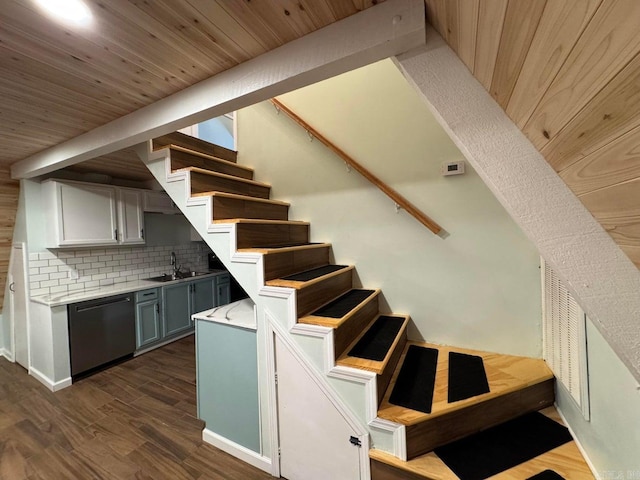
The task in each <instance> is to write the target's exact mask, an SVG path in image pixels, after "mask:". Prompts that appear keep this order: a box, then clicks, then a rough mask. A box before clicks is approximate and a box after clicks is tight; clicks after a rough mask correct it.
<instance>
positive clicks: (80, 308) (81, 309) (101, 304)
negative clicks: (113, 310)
mask: <svg viewBox="0 0 640 480" xmlns="http://www.w3.org/2000/svg"><path fill="white" fill-rule="evenodd" d="M130 301H131V297H124V298H119V299H117V300H108V301H106V302H99V303H94V304H93V305H88V306H76V312H78V313H80V312H86V311H88V310H93V309H95V308H102V307H106V306H108V305H116V304H118V303H126V302H130Z"/></svg>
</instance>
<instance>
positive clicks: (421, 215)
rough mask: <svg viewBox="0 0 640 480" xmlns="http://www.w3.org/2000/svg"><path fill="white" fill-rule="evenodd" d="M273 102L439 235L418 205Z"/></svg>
mask: <svg viewBox="0 0 640 480" xmlns="http://www.w3.org/2000/svg"><path fill="white" fill-rule="evenodd" d="M271 103H273V104H274V105H275V107H276V108H277V109H278V110H281V111H283V112H284V113H286V114H287V115H289V116H290V117H291V118H292V119H293V120H294V121H295V122H296V123H297V124H298V125H300V126H301V127H302V128H304V129H305V130H306V131H307V132H308V133H309V135H312V136H313V137H315V138H317V139H318V140H320V142H322V143H323V144H324V145H325V146H326V147H327V148H328V149H329V150H331V151H332V152H333V153H335V154H336V155H338V156H339V157H340V158H341V159H342V160H344V161H345V162H346V164H347V165H349V166H350V167H351V168H353V169H354V170H356V171H357V172H358V173H359V174H360V175H362V176H363V177H364V178H366V179H367V180H369V181H370V182H371V183H373V184H374V185H375V186H376V187H378V188H379V189H380V190H382V191H383V192H384V193H385V194H386V195H387V196H388V197H389V198H391V200H393V201H394V202H395V203H396V205H397V206H399V207H401V208H403V209H404V210H406V211H407V213H409V214H410V215H411V216H412V217H414V218H415V219H416V220H418V221H419V222H420V223H422V224H423V225H424V226H425V227H427V228H428V229H429V230H431V231H432V232H433V233H435V234H436V235H438V234H439V233H441V232H442V227H440V225H438V224H437V223H436V222H434V221H433V220H431V219H430V218H429V217H428V216H426V215H425V214H424V213H422V211H420V209H418V207H416V206H415V205H414V204H413V203H411V202H410V201H409V200H407V199H406V198H404V197H403V196H402V195H400V194H399V193H398V192H396V191H395V190H394V189H393V188H391V187H390V186H389V185H387V184H386V183H384V182H383V181H382V180H380V179H379V178H378V177H376V176H375V175H374V174H373V173H371V172H370V171H369V170H367V169H366V168H365V167H363V166H362V165H360V164H359V163H358V162H356V161H355V160H354V159H353V158H351V157H350V156H349V155H348V154H346V153H345V152H344V151H343V150H341V149H340V148H338V147H337V146H335V145H334V144H333V143H332V142H331V141H330V140H328V139H327V138H326V137H325V136H324V135H322V134H321V133H320V132H318V131H317V130H316V129H315V128H313V127H312V126H311V125H309V124H308V123H307V122H305V121H304V120H303V119H302V118H300V117H299V116H298V115H297V114H296V113H295V112H293V111H292V110H291V109H290V108H289V107H287V106H286V105H285V104H283V103H282V102H281V101H279V100H276V99H275V98H272V99H271Z"/></svg>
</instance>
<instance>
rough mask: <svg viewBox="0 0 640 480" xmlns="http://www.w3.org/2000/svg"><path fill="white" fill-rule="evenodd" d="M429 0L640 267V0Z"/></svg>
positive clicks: (442, 24)
mask: <svg viewBox="0 0 640 480" xmlns="http://www.w3.org/2000/svg"><path fill="white" fill-rule="evenodd" d="M425 1H426V4H427V17H428V20H429V22H430V23H431V24H432V25H433V26H434V27H435V28H436V30H437V31H438V32H439V33H440V35H442V37H443V38H444V39H445V40H446V41H447V43H448V44H449V45H450V46H451V48H452V49H453V50H455V51H456V53H457V54H458V56H459V57H460V59H461V60H462V61H463V62H464V63H465V64H466V66H467V67H468V68H469V70H470V71H471V72H472V73H473V75H474V76H475V78H476V79H477V80H478V81H479V82H480V83H482V85H484V87H485V88H486V89H487V91H488V92H489V93H490V94H491V95H492V96H493V98H494V99H495V100H496V101H497V102H498V103H499V104H500V105H501V106H502V108H503V109H504V110H505V112H506V113H507V115H509V117H510V118H511V119H512V120H513V122H514V123H515V124H516V125H518V127H519V128H520V129H521V130H522V132H523V133H524V134H525V135H526V136H527V137H528V138H529V140H531V142H532V143H533V144H534V145H535V146H536V148H537V149H538V150H539V151H540V152H541V153H542V154H543V155H544V157H545V158H546V160H547V162H549V164H550V165H551V166H552V167H553V168H554V169H555V171H556V172H558V174H559V175H560V177H562V179H563V180H564V181H565V183H566V184H567V185H568V186H569V188H570V189H571V190H572V191H573V192H574V193H575V194H576V195H577V196H578V197H579V198H580V200H581V201H582V203H583V204H584V205H585V206H586V207H587V208H588V209H589V211H590V212H591V213H592V214H593V216H594V217H595V218H596V219H597V220H598V221H599V222H600V224H601V225H602V226H603V227H604V228H605V229H606V230H607V232H609V234H610V235H611V236H612V237H613V239H614V240H615V241H616V243H617V244H618V245H619V246H620V248H621V249H622V250H623V251H624V252H625V253H626V254H627V255H628V256H629V258H631V260H632V261H633V262H634V263H635V264H636V265H637V266H638V267H640V34H639V32H640V2H638V1H637V0H526V1H522V0H425Z"/></svg>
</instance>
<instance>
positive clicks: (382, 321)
mask: <svg viewBox="0 0 640 480" xmlns="http://www.w3.org/2000/svg"><path fill="white" fill-rule="evenodd" d="M403 323H404V318H402V317H391V316H388V315H381V316H379V317H378V319H377V320H376V321H375V322H374V324H373V325H371V328H370V329H369V330H367V332H366V333H365V334H364V335H363V336H362V338H361V339H360V340H358V343H356V344H355V345H354V347H353V348H352V349H351V350H350V351H349V353H348V354H347V355H349V356H350V357H358V358H366V359H367V360H374V361H376V362H381V361H382V360H384V357H386V356H387V352H388V351H389V349H390V348H391V345H393V341H394V340H395V339H396V336H397V335H398V332H399V331H400V328H402V324H403Z"/></svg>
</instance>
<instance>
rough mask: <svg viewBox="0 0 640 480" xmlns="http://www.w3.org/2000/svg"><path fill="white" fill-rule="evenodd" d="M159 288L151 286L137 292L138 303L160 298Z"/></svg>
mask: <svg viewBox="0 0 640 480" xmlns="http://www.w3.org/2000/svg"><path fill="white" fill-rule="evenodd" d="M158 290H159V289H158V288H149V289H147V290H140V291H139V292H136V303H140V302H146V301H148V300H156V299H157V298H158Z"/></svg>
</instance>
